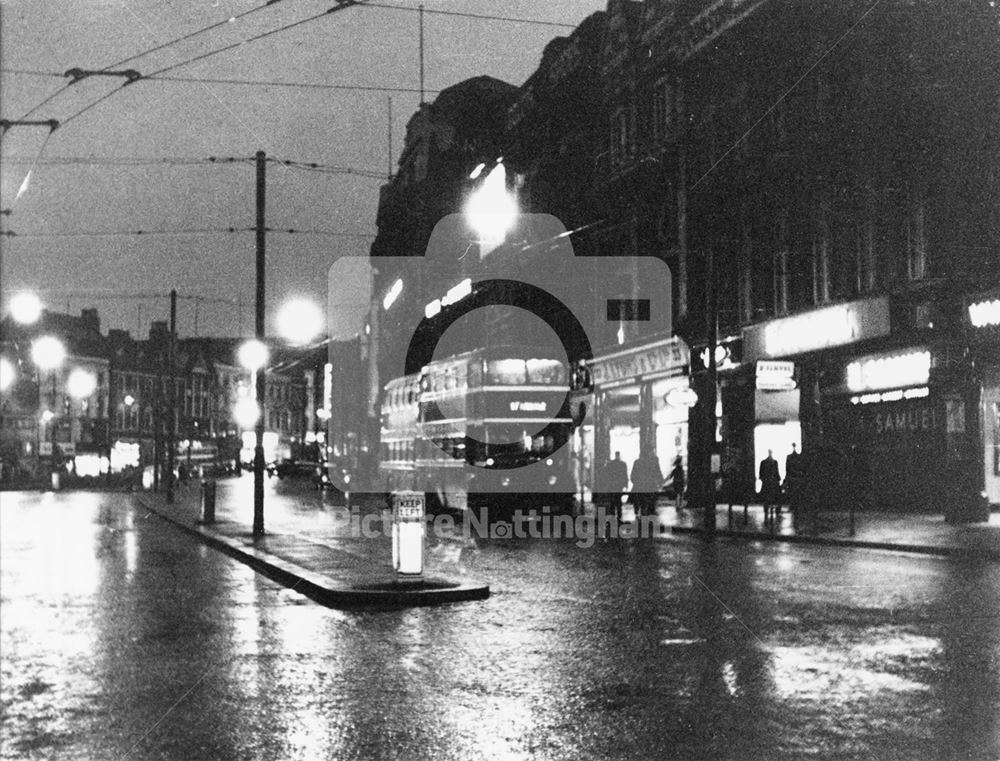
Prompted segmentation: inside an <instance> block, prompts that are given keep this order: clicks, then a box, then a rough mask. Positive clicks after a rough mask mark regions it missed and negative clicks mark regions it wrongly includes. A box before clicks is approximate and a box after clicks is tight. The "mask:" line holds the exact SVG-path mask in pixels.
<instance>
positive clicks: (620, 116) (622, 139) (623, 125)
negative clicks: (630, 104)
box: [611, 108, 635, 163]
mask: <svg viewBox="0 0 1000 761" xmlns="http://www.w3.org/2000/svg"><path fill="white" fill-rule="evenodd" d="M634 152H635V126H634V119H633V115H632V109H631V108H620V109H618V110H617V111H616V112H615V113H614V116H612V117H611V159H612V161H615V162H618V163H622V162H624V161H626V160H627V159H629V158H631V157H632V154H633V153H634Z"/></svg>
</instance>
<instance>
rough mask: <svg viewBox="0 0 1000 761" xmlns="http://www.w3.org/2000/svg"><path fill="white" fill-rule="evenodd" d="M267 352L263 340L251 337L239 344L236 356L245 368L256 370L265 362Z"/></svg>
mask: <svg viewBox="0 0 1000 761" xmlns="http://www.w3.org/2000/svg"><path fill="white" fill-rule="evenodd" d="M269 354H270V352H268V349H267V346H266V345H265V344H264V342H263V341H258V340H257V339H256V338H252V339H250V340H249V341H245V342H244V343H243V344H242V345H241V346H240V348H239V350H238V351H237V354H236V358H237V360H238V361H239V363H240V364H241V365H242V366H243V367H245V368H246V369H247V370H250V371H252V372H257V371H258V370H260V369H261V368H262V367H264V365H266V364H267V359H268V356H269Z"/></svg>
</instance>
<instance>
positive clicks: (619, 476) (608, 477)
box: [599, 452, 628, 518]
mask: <svg viewBox="0 0 1000 761" xmlns="http://www.w3.org/2000/svg"><path fill="white" fill-rule="evenodd" d="M599 481H600V489H601V504H602V505H604V507H605V508H606V509H607V510H608V511H609V512H610V511H612V510H613V511H614V515H615V517H617V518H620V517H621V511H622V492H623V491H625V489H626V488H627V487H628V466H627V465H626V464H625V462H624V461H623V460H622V453H621V452H615V456H614V457H613V458H612V459H610V460H608V461H607V462H606V463H605V464H604V469H603V471H602V473H601V478H600V479H599Z"/></svg>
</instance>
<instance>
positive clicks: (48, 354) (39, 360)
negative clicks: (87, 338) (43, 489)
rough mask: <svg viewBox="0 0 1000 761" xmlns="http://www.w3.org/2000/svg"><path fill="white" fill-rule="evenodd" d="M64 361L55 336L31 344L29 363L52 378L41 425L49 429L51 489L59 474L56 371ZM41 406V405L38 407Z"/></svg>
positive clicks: (60, 347) (61, 347) (54, 485)
mask: <svg viewBox="0 0 1000 761" xmlns="http://www.w3.org/2000/svg"><path fill="white" fill-rule="evenodd" d="M65 360H66V347H65V346H64V345H63V342H62V341H60V340H59V339H58V338H56V337H55V336H49V335H46V336H40V337H38V338H36V339H35V340H34V341H33V342H32V344H31V361H32V362H34V363H35V365H36V366H37V367H38V369H39V370H40V371H42V372H48V373H50V374H51V376H52V396H51V400H50V404H49V407H48V409H46V410H45V411H44V412H43V413H42V423H43V424H45V425H46V426H48V427H49V431H50V434H49V439H50V441H51V446H52V451H51V452H50V453H49V457H50V458H51V460H50V463H51V478H52V488H53V489H58V488H59V473H58V471H57V470H56V427H55V422H54V419H55V406H56V370H58V369H59V368H60V367H62V364H63V362H64V361H65ZM41 386H42V384H41V377H39V384H38V393H39V402H41ZM39 406H41V405H39ZM41 444H42V436H41V435H39V449H41Z"/></svg>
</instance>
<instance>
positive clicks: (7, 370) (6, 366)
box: [0, 357, 17, 391]
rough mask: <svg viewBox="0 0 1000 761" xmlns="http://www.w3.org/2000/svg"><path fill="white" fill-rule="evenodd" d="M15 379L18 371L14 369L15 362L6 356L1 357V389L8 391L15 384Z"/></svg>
mask: <svg viewBox="0 0 1000 761" xmlns="http://www.w3.org/2000/svg"><path fill="white" fill-rule="evenodd" d="M15 380H17V371H16V370H15V369H14V363H13V362H11V361H10V360H9V359H7V358H6V357H0V391H6V390H7V389H8V388H10V387H11V386H13V385H14V381H15Z"/></svg>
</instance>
